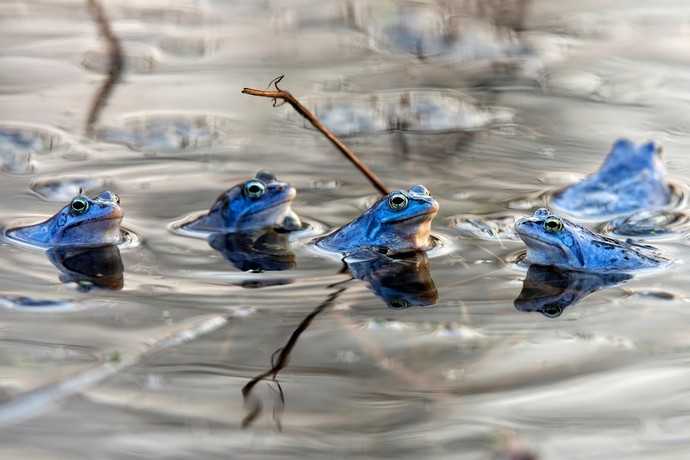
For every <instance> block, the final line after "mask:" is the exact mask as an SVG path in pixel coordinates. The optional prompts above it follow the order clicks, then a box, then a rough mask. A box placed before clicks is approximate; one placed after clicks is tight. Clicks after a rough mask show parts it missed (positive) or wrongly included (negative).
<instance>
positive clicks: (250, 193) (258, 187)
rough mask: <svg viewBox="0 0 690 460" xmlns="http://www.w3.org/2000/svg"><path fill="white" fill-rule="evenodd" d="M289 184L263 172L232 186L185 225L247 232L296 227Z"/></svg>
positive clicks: (198, 228) (293, 191) (298, 225)
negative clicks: (199, 215) (206, 210)
mask: <svg viewBox="0 0 690 460" xmlns="http://www.w3.org/2000/svg"><path fill="white" fill-rule="evenodd" d="M296 195H297V191H296V190H295V188H294V187H293V186H291V185H290V184H288V183H286V182H280V181H279V180H278V179H277V178H276V176H274V175H273V174H272V173H270V172H267V171H259V172H258V173H256V176H255V177H253V178H252V179H249V180H248V181H245V182H242V183H240V184H237V185H235V186H234V187H232V188H230V189H229V190H227V191H225V192H223V194H222V195H220V196H219V197H218V199H216V202H215V203H214V204H213V206H211V209H210V210H209V211H208V213H207V214H204V215H203V216H201V217H199V218H198V219H196V220H195V221H193V222H191V223H189V224H187V225H186V226H185V227H186V228H187V229H190V230H199V231H210V232H248V231H254V230H261V229H269V228H273V229H281V230H288V231H289V230H298V229H300V228H301V227H302V223H301V221H300V219H299V217H297V214H295V212H294V211H293V210H292V207H291V204H292V200H293V199H294V198H295V196H296Z"/></svg>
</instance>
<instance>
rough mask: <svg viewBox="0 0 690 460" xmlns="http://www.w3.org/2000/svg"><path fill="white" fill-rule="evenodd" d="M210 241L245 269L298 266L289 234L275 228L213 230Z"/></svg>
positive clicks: (234, 262)
mask: <svg viewBox="0 0 690 460" xmlns="http://www.w3.org/2000/svg"><path fill="white" fill-rule="evenodd" d="M208 244H209V245H210V246H211V247H212V248H213V249H215V250H216V251H218V252H220V253H221V254H222V255H223V257H225V259H227V261H228V262H230V263H231V264H232V265H234V266H235V267H237V268H238V269H239V270H242V271H255V272H263V271H275V270H289V269H291V268H294V267H295V254H294V253H293V252H292V251H291V250H290V240H289V238H288V235H287V233H285V232H278V231H276V230H273V229H269V230H265V231H258V232H253V233H213V234H211V235H210V236H209V237H208Z"/></svg>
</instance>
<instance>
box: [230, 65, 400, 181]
mask: <svg viewBox="0 0 690 460" xmlns="http://www.w3.org/2000/svg"><path fill="white" fill-rule="evenodd" d="M283 77H284V75H281V76H279V77H278V78H275V79H274V80H273V81H271V83H269V88H270V86H271V85H273V86H274V87H275V90H270V89H268V90H263V89H254V88H244V89H243V90H242V94H249V95H251V96H259V97H269V98H271V99H273V106H274V107H275V106H276V102H277V101H278V99H280V100H282V101H284V102H287V103H288V104H290V105H291V106H292V108H293V109H295V111H297V113H299V114H300V115H302V116H303V117H304V118H306V119H307V120H308V121H309V123H311V124H312V126H313V127H314V128H316V129H318V130H319V131H321V133H322V134H323V135H324V136H326V138H327V139H328V140H329V141H331V143H332V144H333V145H335V146H336V147H337V148H338V150H340V151H341V152H342V154H343V155H345V156H346V157H347V159H348V160H350V161H351V162H352V164H354V165H355V167H356V168H357V169H359V170H360V172H361V173H362V174H364V175H365V176H366V178H367V179H369V182H371V184H372V185H373V186H374V188H376V190H378V191H379V193H381V194H382V195H387V194H388V189H387V188H386V186H385V185H383V182H382V181H381V179H379V178H378V176H377V175H376V174H374V172H373V171H372V170H371V169H369V167H367V165H365V164H364V163H362V161H361V160H360V159H359V158H358V157H357V155H355V153H354V152H353V151H352V150H350V148H349V147H348V146H347V145H345V144H343V142H342V141H341V140H340V139H338V137H337V136H336V135H335V134H334V133H333V132H332V131H331V130H330V129H328V128H327V127H326V126H325V125H324V124H323V123H321V121H320V120H319V119H318V118H317V117H316V115H314V114H313V113H311V112H310V111H309V109H307V108H306V107H305V106H304V105H302V103H301V102H300V101H298V100H297V98H296V97H295V96H293V95H292V94H291V93H290V92H289V91H285V90H283V89H280V87H279V86H278V83H280V81H281V80H282V79H283Z"/></svg>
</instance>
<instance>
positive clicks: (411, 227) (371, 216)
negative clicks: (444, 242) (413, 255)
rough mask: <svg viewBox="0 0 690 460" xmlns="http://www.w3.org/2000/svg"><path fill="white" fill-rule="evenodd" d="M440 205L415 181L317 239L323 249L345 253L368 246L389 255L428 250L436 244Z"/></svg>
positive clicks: (318, 244) (317, 243) (316, 242)
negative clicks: (434, 230)
mask: <svg viewBox="0 0 690 460" xmlns="http://www.w3.org/2000/svg"><path fill="white" fill-rule="evenodd" d="M438 209H439V205H438V202H437V201H436V200H435V199H434V198H433V197H432V196H431V193H430V192H429V190H428V189H427V188H426V187H424V186H423V185H414V186H412V187H410V188H409V189H408V190H407V191H405V190H396V191H393V192H390V193H388V194H387V195H386V196H384V197H382V198H380V199H379V200H377V201H376V202H375V203H374V204H373V205H372V206H371V207H370V208H369V209H367V210H366V211H364V212H363V213H362V214H361V215H360V216H359V217H357V218H355V219H353V220H352V221H350V222H349V223H347V224H345V225H343V226H342V227H340V228H338V229H336V230H334V231H333V232H331V233H329V234H327V235H325V236H322V237H318V238H316V239H315V241H314V242H315V244H316V246H317V247H320V248H321V249H325V250H326V251H331V252H337V253H341V254H344V255H347V254H351V253H353V252H355V251H359V250H362V249H365V248H372V249H376V250H378V251H379V252H381V253H383V254H388V255H391V254H400V253H406V252H414V251H427V250H429V249H431V248H432V247H433V245H434V238H433V237H432V235H431V221H432V220H433V219H434V216H436V214H437V213H438Z"/></svg>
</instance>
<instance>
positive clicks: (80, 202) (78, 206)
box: [69, 196, 89, 215]
mask: <svg viewBox="0 0 690 460" xmlns="http://www.w3.org/2000/svg"><path fill="white" fill-rule="evenodd" d="M69 206H70V209H71V210H72V212H73V213H74V214H77V215H79V214H84V213H85V212H86V211H87V210H88V209H89V200H87V199H86V198H85V197H83V196H78V197H76V198H75V199H73V200H72V202H71V203H70V205H69Z"/></svg>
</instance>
